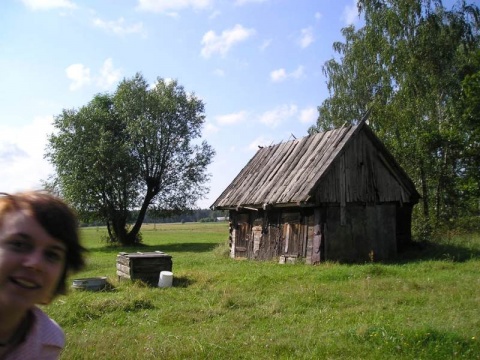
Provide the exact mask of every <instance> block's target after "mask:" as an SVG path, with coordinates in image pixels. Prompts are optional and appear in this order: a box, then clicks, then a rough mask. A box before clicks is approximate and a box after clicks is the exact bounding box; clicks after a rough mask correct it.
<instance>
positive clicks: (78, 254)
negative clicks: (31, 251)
mask: <svg viewBox="0 0 480 360" xmlns="http://www.w3.org/2000/svg"><path fill="white" fill-rule="evenodd" d="M0 195H3V196H0V225H2V218H3V216H4V215H5V214H8V213H10V212H14V211H19V210H24V211H26V212H27V213H29V214H30V215H32V216H33V217H34V218H35V220H37V221H38V223H39V224H40V225H41V226H42V227H43V228H44V229H45V231H46V232H47V233H48V234H49V235H50V236H52V237H53V238H55V239H57V240H59V241H61V242H62V243H63V244H64V245H65V246H66V247H67V252H66V257H65V267H64V269H63V273H62V276H61V277H60V280H59V282H58V285H57V289H56V290H55V293H54V294H53V295H54V296H56V295H59V294H65V293H66V292H67V284H66V280H67V276H68V275H69V274H70V273H73V272H77V271H79V270H81V269H82V268H83V267H84V266H85V259H84V253H85V252H86V249H85V248H84V247H83V246H82V245H81V244H80V238H79V233H78V220H77V215H76V213H75V212H74V211H73V209H72V208H70V207H69V206H68V205H67V204H66V203H65V202H64V201H63V200H61V199H60V198H58V197H56V196H54V195H51V194H49V193H46V192H40V191H31V192H20V193H16V194H6V193H0Z"/></svg>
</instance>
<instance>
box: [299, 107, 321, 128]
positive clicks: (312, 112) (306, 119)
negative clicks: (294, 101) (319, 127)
mask: <svg viewBox="0 0 480 360" xmlns="http://www.w3.org/2000/svg"><path fill="white" fill-rule="evenodd" d="M317 118H318V110H317V108H316V107H313V106H312V107H308V108H305V109H302V111H300V117H299V119H300V122H301V123H302V124H312V125H313V124H314V123H315V122H316V121H317Z"/></svg>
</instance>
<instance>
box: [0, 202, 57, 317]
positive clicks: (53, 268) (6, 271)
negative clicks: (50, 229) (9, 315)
mask: <svg viewBox="0 0 480 360" xmlns="http://www.w3.org/2000/svg"><path fill="white" fill-rule="evenodd" d="M65 255H66V247H65V245H64V244H63V243H62V242H60V241H59V240H57V239H55V238H53V237H52V236H50V235H49V234H48V233H47V232H46V231H45V229H43V228H42V227H41V226H40V224H39V223H38V222H37V221H36V220H35V218H34V217H32V216H31V215H29V214H28V213H26V212H24V211H16V212H11V213H6V214H5V215H4V216H3V217H2V219H1V224H0V307H5V306H8V307H9V308H12V306H13V307H16V308H18V309H19V310H28V309H29V308H31V307H32V306H33V305H35V304H46V303H48V302H50V301H51V299H52V298H53V296H54V293H55V290H56V288H57V285H58V282H59V280H60V278H61V275H62V272H63V269H64V267H65Z"/></svg>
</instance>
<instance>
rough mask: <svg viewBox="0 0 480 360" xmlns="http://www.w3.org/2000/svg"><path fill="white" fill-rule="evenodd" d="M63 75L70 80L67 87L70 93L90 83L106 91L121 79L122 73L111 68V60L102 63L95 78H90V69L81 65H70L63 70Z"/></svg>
mask: <svg viewBox="0 0 480 360" xmlns="http://www.w3.org/2000/svg"><path fill="white" fill-rule="evenodd" d="M65 73H66V74H67V78H69V79H70V80H72V82H71V84H70V87H69V88H70V90H71V91H75V90H78V89H80V88H82V87H84V86H87V85H90V84H91V83H95V84H96V85H97V86H99V87H101V88H103V89H108V88H110V87H111V86H112V85H114V84H115V83H116V82H118V81H119V80H120V78H121V77H122V71H121V70H120V69H116V68H115V67H114V66H113V61H112V59H111V58H108V59H106V60H105V61H104V62H103V65H102V67H101V68H100V70H99V74H98V75H97V76H92V75H91V73H90V68H88V67H86V66H85V65H83V64H72V65H70V66H69V67H67V68H66V69H65Z"/></svg>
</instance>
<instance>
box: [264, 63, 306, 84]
mask: <svg viewBox="0 0 480 360" xmlns="http://www.w3.org/2000/svg"><path fill="white" fill-rule="evenodd" d="M304 73H305V68H304V67H303V66H302V65H300V66H299V67H297V68H296V69H295V70H294V71H292V72H290V73H287V71H286V70H285V69H284V68H281V69H277V70H273V71H272V72H270V80H271V81H273V82H282V81H285V80H287V79H288V78H293V79H300V78H301V77H302V76H303V75H304Z"/></svg>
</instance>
